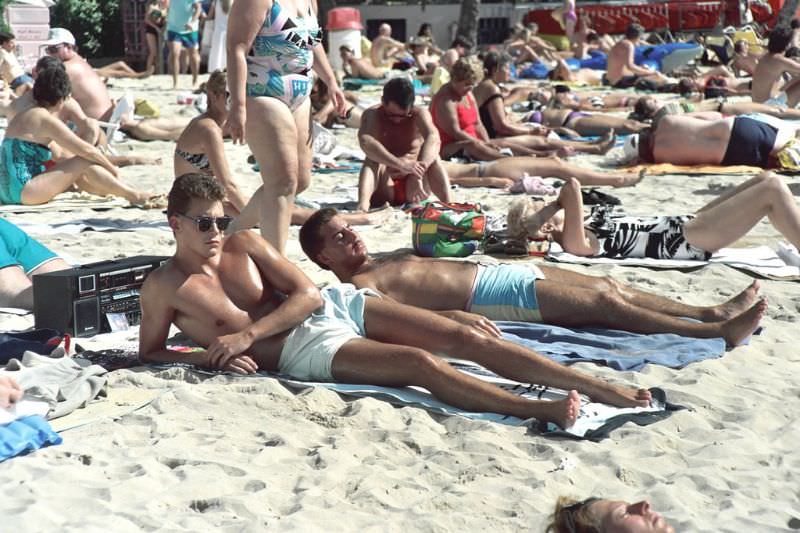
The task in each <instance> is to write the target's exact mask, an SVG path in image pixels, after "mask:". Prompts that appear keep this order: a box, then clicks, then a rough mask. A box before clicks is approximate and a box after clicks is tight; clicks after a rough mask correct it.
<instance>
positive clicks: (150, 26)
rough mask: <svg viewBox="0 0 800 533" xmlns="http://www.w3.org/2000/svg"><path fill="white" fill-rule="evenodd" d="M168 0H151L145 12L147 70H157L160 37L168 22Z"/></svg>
mask: <svg viewBox="0 0 800 533" xmlns="http://www.w3.org/2000/svg"><path fill="white" fill-rule="evenodd" d="M166 13H167V1H166V0H150V2H149V3H148V4H147V10H146V11H145V14H144V37H145V41H147V65H146V68H145V71H146V72H151V73H152V72H155V70H156V55H157V53H158V37H159V35H161V31H162V30H163V29H164V24H165V23H166V21H167V19H166Z"/></svg>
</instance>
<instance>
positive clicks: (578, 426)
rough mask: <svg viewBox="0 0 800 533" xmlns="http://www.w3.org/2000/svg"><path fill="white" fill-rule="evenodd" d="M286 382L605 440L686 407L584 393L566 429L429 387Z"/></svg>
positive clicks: (536, 392)
mask: <svg viewBox="0 0 800 533" xmlns="http://www.w3.org/2000/svg"><path fill="white" fill-rule="evenodd" d="M450 364H452V365H453V366H454V367H455V368H456V369H458V370H459V371H461V372H464V373H465V374H469V375H471V376H472V377H475V378H478V379H481V380H483V381H487V382H489V383H492V384H494V385H497V386H498V387H501V388H503V389H505V390H507V391H508V392H511V393H513V394H517V395H519V396H523V397H526V398H529V399H532V400H533V399H535V400H551V401H556V400H561V399H563V398H565V397H566V395H567V393H566V391H562V390H559V389H553V388H550V387H544V386H540V385H530V384H526V383H519V382H516V381H513V380H510V379H505V378H502V377H499V376H497V375H496V374H494V373H493V372H491V371H489V370H487V369H485V368H483V367H482V366H480V365H478V364H475V363H472V362H469V361H460V360H458V361H456V360H450ZM275 377H277V378H278V379H279V380H280V381H282V382H283V383H286V384H287V385H291V386H294V387H298V388H305V387H309V386H315V387H324V388H326V389H329V390H333V391H336V392H338V393H340V394H344V395H347V396H354V397H358V398H363V397H371V398H377V399H380V400H384V401H387V402H389V403H391V404H394V405H404V406H406V405H407V406H413V407H422V408H423V409H425V410H427V411H431V412H433V413H438V414H442V415H448V416H452V415H458V416H463V417H465V418H469V419H472V420H485V421H490V422H497V423H499V424H505V425H510V426H527V427H528V428H529V429H530V430H531V431H533V432H537V433H541V434H544V435H548V436H562V437H569V438H574V439H586V440H591V441H599V440H602V439H605V438H607V437H608V436H609V435H610V433H611V431H612V430H614V429H616V428H618V427H620V426H622V425H623V424H625V423H627V422H633V423H635V424H638V425H640V426H646V425H649V424H652V423H654V422H658V421H659V420H663V419H664V418H666V417H668V416H670V415H671V414H672V412H673V411H676V410H679V409H683V407H682V406H678V405H674V404H671V403H669V402H668V401H667V398H666V394H665V393H664V391H663V390H661V389H650V392H651V393H652V395H653V402H652V403H653V405H652V406H651V407H647V408H644V407H637V408H621V407H612V406H610V405H606V404H601V403H596V402H592V401H590V400H589V399H588V398H587V397H585V396H581V414H580V416H579V417H578V420H577V421H576V422H575V425H574V426H572V427H571V428H569V429H566V430H563V429H561V428H559V427H558V426H556V425H555V424H552V423H542V422H540V421H538V420H535V419H529V420H523V419H521V418H516V417H513V416H507V415H501V414H497V413H475V412H471V411H465V410H463V409H459V408H457V407H453V406H451V405H448V404H446V403H443V402H440V401H439V400H437V399H436V398H434V397H433V396H432V395H431V394H430V393H429V392H427V391H426V390H425V389H422V388H419V387H403V388H395V387H380V386H375V385H353V384H347V383H315V382H304V381H297V380H294V379H291V378H287V377H285V376H275Z"/></svg>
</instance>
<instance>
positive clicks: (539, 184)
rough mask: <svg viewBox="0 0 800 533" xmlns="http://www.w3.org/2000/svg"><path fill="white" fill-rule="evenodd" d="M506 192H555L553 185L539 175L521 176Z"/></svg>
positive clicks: (541, 194)
mask: <svg viewBox="0 0 800 533" xmlns="http://www.w3.org/2000/svg"><path fill="white" fill-rule="evenodd" d="M508 192H510V193H513V194H522V193H525V194H532V195H534V196H549V195H553V194H555V193H556V189H555V187H553V186H552V185H548V184H547V183H545V181H544V180H543V179H542V178H541V177H540V176H528V175H527V174H526V175H524V176H522V178H521V179H519V180H517V181H515V182H514V185H512V186H511V187H509V188H508Z"/></svg>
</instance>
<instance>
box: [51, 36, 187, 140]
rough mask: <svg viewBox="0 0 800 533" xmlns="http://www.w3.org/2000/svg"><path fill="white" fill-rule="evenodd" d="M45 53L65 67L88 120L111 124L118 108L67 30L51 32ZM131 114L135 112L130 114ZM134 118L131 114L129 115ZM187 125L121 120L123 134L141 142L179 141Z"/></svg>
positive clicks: (156, 120) (177, 121)
mask: <svg viewBox="0 0 800 533" xmlns="http://www.w3.org/2000/svg"><path fill="white" fill-rule="evenodd" d="M46 44H47V48H46V49H45V51H46V52H47V54H48V55H50V56H52V57H57V58H58V59H60V60H61V61H62V62H63V63H64V68H65V69H66V71H67V75H68V76H69V80H70V83H71V84H72V97H73V98H74V99H75V100H77V102H78V103H79V104H80V106H81V109H83V112H84V113H86V116H88V117H91V118H94V119H97V120H100V121H106V122H107V121H109V119H111V116H112V114H113V113H114V108H115V104H114V102H113V101H112V100H111V96H110V95H109V94H108V88H107V87H106V84H105V82H103V80H102V78H100V76H99V74H98V73H97V72H96V71H95V70H94V69H93V68H92V66H91V65H89V63H88V62H87V61H86V60H85V59H84V58H83V57H81V55H80V54H79V53H78V51H77V49H76V46H75V37H74V36H73V35H72V33H70V32H69V30H66V29H64V28H52V29H51V30H50V38H49V39H48V40H47V43H46ZM131 111H132V110H131ZM130 115H132V112H131V113H130ZM187 122H188V121H186V120H185V119H167V118H147V119H142V120H136V119H134V118H133V117H132V116H127V115H126V116H122V117H121V118H120V121H119V124H120V130H122V131H124V132H125V133H127V134H128V135H130V136H131V137H134V138H136V139H139V140H142V141H152V140H176V139H177V138H178V137H179V136H180V134H181V132H182V131H183V128H185V127H186V124H187Z"/></svg>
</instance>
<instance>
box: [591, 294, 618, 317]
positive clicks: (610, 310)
mask: <svg viewBox="0 0 800 533" xmlns="http://www.w3.org/2000/svg"><path fill="white" fill-rule="evenodd" d="M592 305H593V306H594V307H595V309H596V310H598V311H600V312H601V314H606V315H613V314H614V313H615V312H619V311H622V310H623V308H624V307H625V305H626V303H625V301H624V300H623V299H622V295H621V294H620V292H619V291H618V290H609V291H597V292H595V294H594V295H592Z"/></svg>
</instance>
